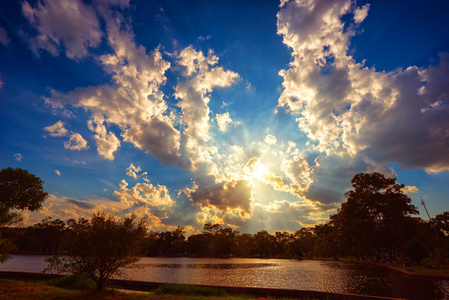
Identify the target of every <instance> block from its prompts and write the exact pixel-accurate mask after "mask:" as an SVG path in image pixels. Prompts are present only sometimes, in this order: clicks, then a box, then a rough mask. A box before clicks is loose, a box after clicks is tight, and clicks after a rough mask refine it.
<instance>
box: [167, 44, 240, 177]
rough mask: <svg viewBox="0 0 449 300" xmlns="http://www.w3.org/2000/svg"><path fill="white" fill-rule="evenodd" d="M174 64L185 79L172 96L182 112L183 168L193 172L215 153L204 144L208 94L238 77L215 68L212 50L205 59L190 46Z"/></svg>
mask: <svg viewBox="0 0 449 300" xmlns="http://www.w3.org/2000/svg"><path fill="white" fill-rule="evenodd" d="M177 63H178V65H179V66H182V67H183V69H184V74H183V75H184V76H185V77H186V79H185V80H184V81H178V84H177V85H176V87H175V93H174V96H175V97H176V98H177V99H180V101H179V102H178V104H177V105H178V107H179V108H180V109H181V112H182V115H181V118H180V119H181V120H180V121H181V124H182V125H183V126H185V127H186V129H185V131H184V135H183V137H182V140H183V143H182V144H183V147H182V149H181V151H182V153H183V155H184V157H185V158H186V159H187V162H186V165H187V166H186V168H188V169H189V170H192V171H194V172H196V169H198V167H197V165H198V164H200V163H204V162H205V163H206V164H210V163H211V161H212V159H213V156H214V153H216V152H217V149H216V147H214V146H210V145H208V144H207V142H208V140H209V139H210V134H209V129H210V123H211V122H210V116H209V114H210V108H209V105H208V103H209V101H210V97H209V94H210V93H211V92H212V91H213V89H215V88H219V87H221V88H223V87H229V86H231V85H232V84H233V83H234V82H235V81H236V80H237V79H239V75H238V74H237V73H235V72H232V71H230V70H224V68H223V67H221V66H216V65H217V63H218V57H217V56H216V55H215V54H214V53H213V51H211V50H210V51H209V52H208V54H207V56H205V55H204V53H203V52H201V51H196V50H195V49H194V48H193V47H192V46H189V47H187V48H185V49H184V50H182V51H181V53H180V54H179V55H178V62H177ZM209 167H210V168H213V166H209ZM203 168H204V169H206V167H203ZM210 168H209V169H210ZM209 171H210V170H209ZM206 172H208V171H206Z"/></svg>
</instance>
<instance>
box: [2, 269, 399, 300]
mask: <svg viewBox="0 0 449 300" xmlns="http://www.w3.org/2000/svg"><path fill="white" fill-rule="evenodd" d="M58 277H62V275H53V274H41V273H22V272H0V278H12V279H14V280H11V279H0V294H1V295H2V298H1V299H81V298H82V299H155V300H159V299H190V300H194V299H197V300H203V299H204V300H205V299H208V300H223V299H236V300H240V299H245V300H248V299H270V298H276V299H308V300H312V299H313V300H315V299H316V300H319V299H327V300H362V299H367V300H388V299H389V300H392V299H397V298H388V297H377V296H368V295H355V294H345V293H329V292H320V291H309V290H290V289H273V288H248V287H231V286H219V287H217V286H205V285H184V284H177V285H176V286H180V287H187V286H188V287H194V288H211V289H220V290H223V291H224V293H225V295H224V296H222V297H210V296H208V297H200V296H198V297H196V296H195V297H193V298H192V295H170V294H168V295H155V294H153V293H151V292H152V291H154V290H156V289H158V288H161V287H163V286H166V284H164V283H156V282H146V281H133V280H117V279H114V280H110V284H111V286H113V287H115V288H120V289H126V290H132V291H138V292H146V293H140V294H139V293H132V294H128V293H123V292H119V291H114V293H113V294H112V295H111V294H110V293H111V292H109V294H108V293H106V294H98V293H94V292H81V291H73V293H72V291H70V290H65V289H63V291H61V290H55V289H57V288H54V287H52V286H48V285H46V284H44V283H45V281H48V280H50V279H54V278H58ZM20 279H21V280H20ZM148 292H150V293H149V294H148ZM5 295H6V296H8V297H9V298H7V297H6V296H5ZM53 295H55V297H53ZM241 295H244V296H241Z"/></svg>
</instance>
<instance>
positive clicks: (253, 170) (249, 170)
mask: <svg viewBox="0 0 449 300" xmlns="http://www.w3.org/2000/svg"><path fill="white" fill-rule="evenodd" d="M245 173H246V174H247V175H248V176H249V177H251V178H252V179H257V180H259V181H262V180H263V179H264V177H265V176H266V175H267V174H268V173H269V172H268V169H267V167H265V166H264V165H263V164H261V163H260V162H259V161H255V162H252V163H250V164H248V165H246V166H245Z"/></svg>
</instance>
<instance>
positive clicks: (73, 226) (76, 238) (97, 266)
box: [46, 212, 146, 292]
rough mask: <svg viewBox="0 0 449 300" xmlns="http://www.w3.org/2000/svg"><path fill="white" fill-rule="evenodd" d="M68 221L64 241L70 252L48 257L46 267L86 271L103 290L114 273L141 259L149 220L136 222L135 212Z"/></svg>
mask: <svg viewBox="0 0 449 300" xmlns="http://www.w3.org/2000/svg"><path fill="white" fill-rule="evenodd" d="M68 225H69V230H68V232H67V235H66V237H65V239H64V240H63V243H62V248H63V249H64V250H65V251H66V253H65V255H64V256H58V255H57V256H54V257H51V258H49V259H47V262H48V263H49V264H48V267H47V268H46V271H49V270H56V271H58V272H65V273H66V272H70V273H79V274H82V275H84V276H86V277H88V278H91V279H93V280H94V281H95V283H96V284H97V290H98V291H100V292H102V291H104V290H105V289H106V285H107V282H108V280H109V278H110V277H111V276H113V275H120V274H121V271H120V268H123V267H125V266H126V265H129V264H131V263H134V262H136V261H138V260H139V255H140V254H141V249H142V246H143V242H144V241H145V236H146V227H145V221H144V220H141V221H139V222H136V216H134V215H132V216H131V217H127V218H124V219H123V220H122V221H120V220H117V219H116V217H114V216H111V215H108V214H106V213H105V212H96V213H94V214H93V215H92V219H91V220H86V219H84V218H80V219H79V220H78V221H76V220H70V221H69V222H68Z"/></svg>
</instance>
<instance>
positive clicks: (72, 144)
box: [64, 133, 89, 151]
mask: <svg viewBox="0 0 449 300" xmlns="http://www.w3.org/2000/svg"><path fill="white" fill-rule="evenodd" d="M64 148H65V149H69V150H77V151H81V150H86V149H89V146H87V141H86V140H85V139H84V138H83V137H82V136H81V134H79V133H73V134H72V135H71V136H70V140H69V141H67V142H64Z"/></svg>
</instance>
